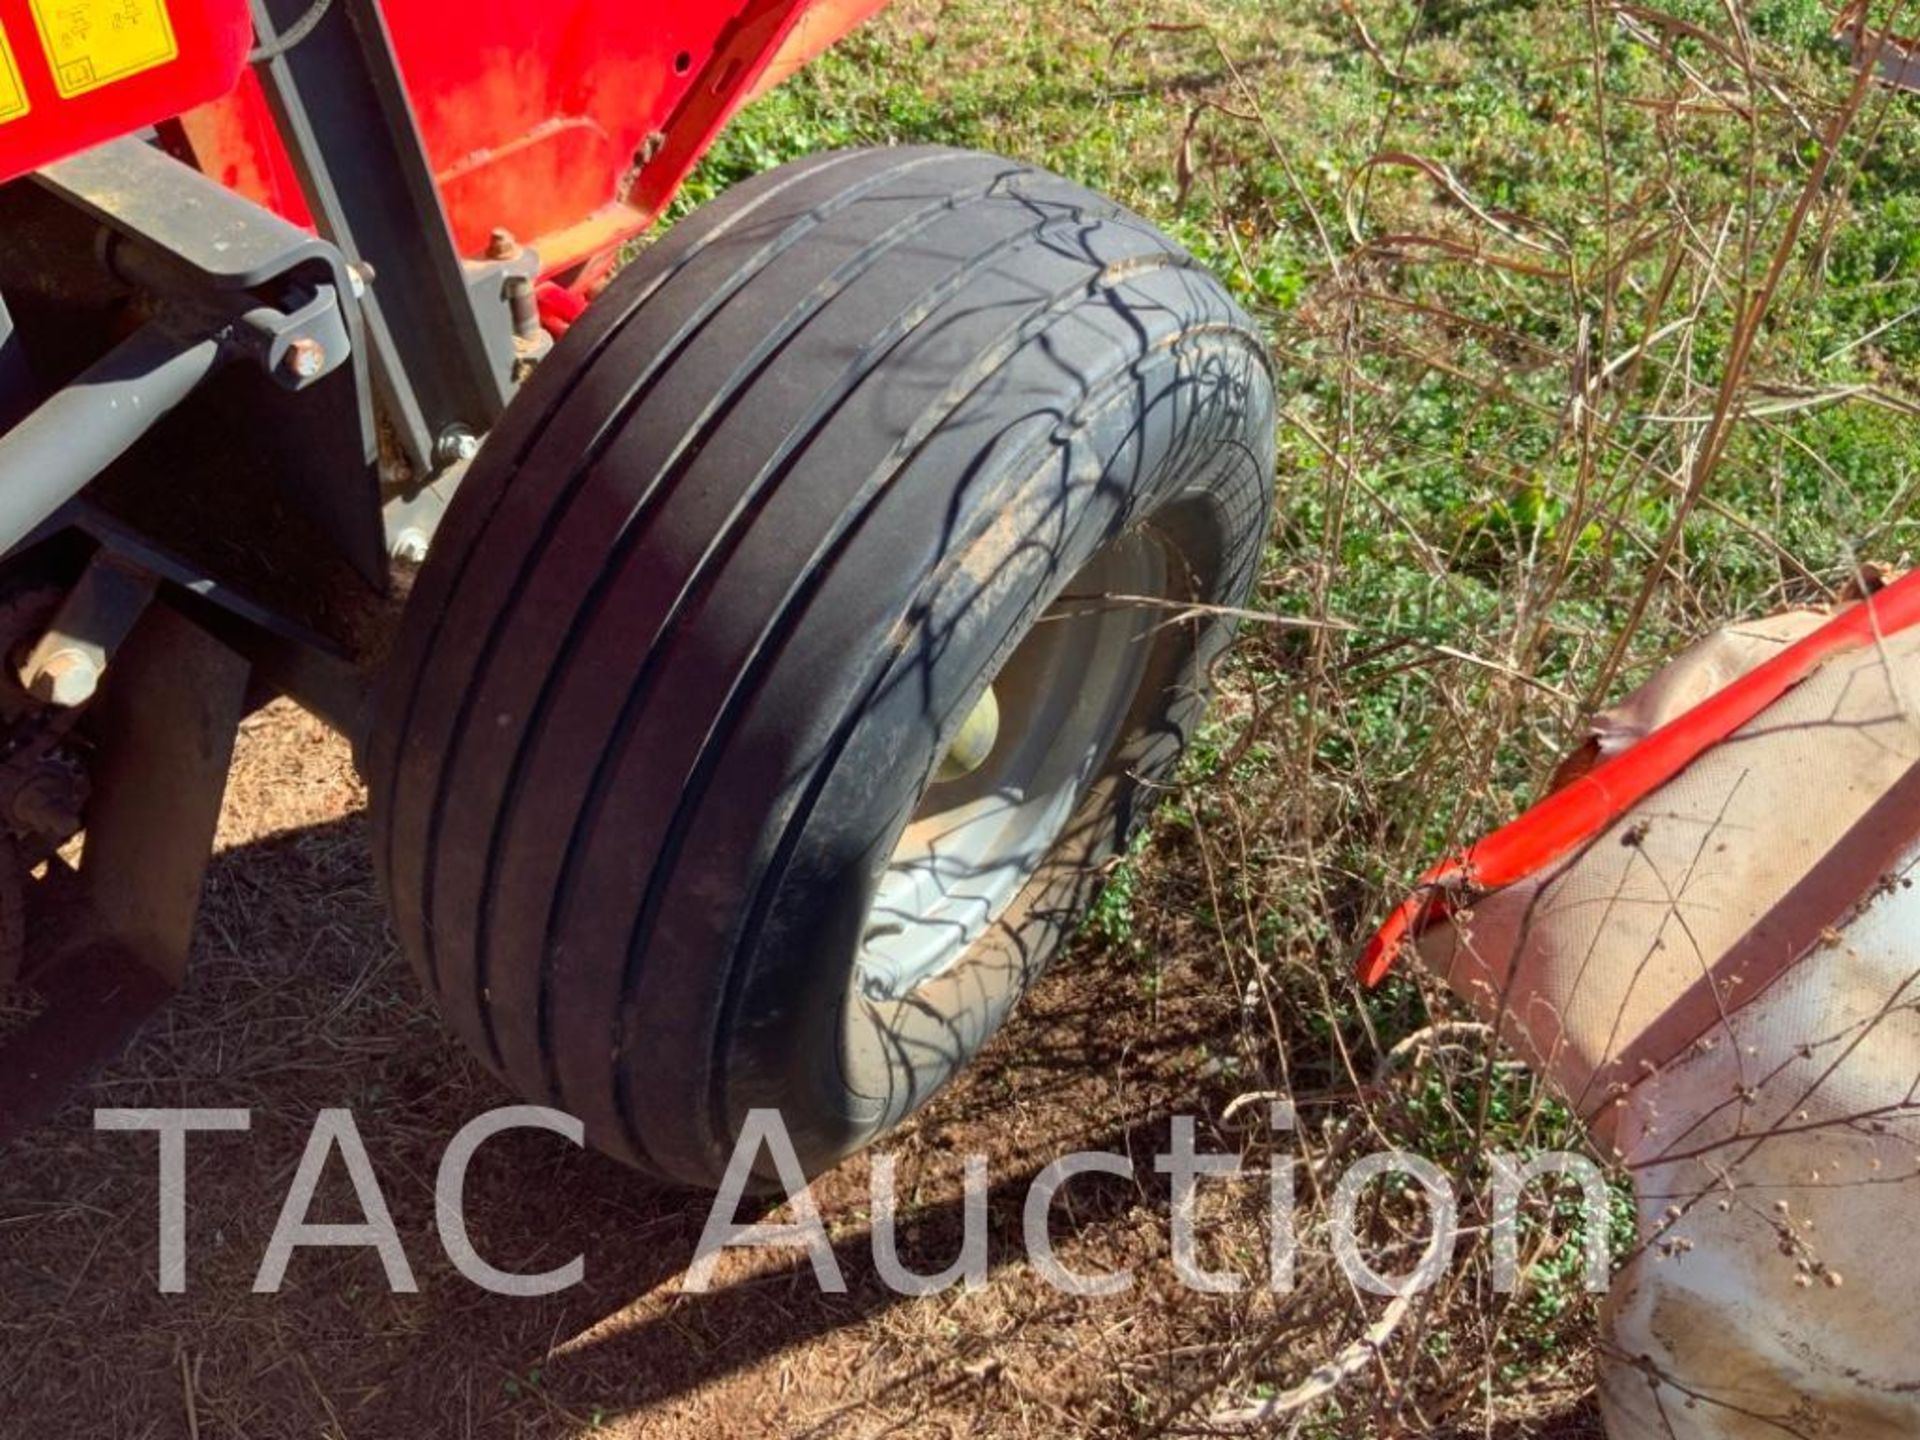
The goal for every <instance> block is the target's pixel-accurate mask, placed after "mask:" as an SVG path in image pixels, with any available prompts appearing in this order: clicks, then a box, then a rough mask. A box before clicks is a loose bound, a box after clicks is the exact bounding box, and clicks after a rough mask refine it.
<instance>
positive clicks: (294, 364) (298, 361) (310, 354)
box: [280, 336, 327, 380]
mask: <svg viewBox="0 0 1920 1440" xmlns="http://www.w3.org/2000/svg"><path fill="white" fill-rule="evenodd" d="M280 363H281V365H282V366H283V367H284V368H285V369H286V372H287V373H288V374H289V375H291V376H293V378H294V379H296V380H314V379H317V378H318V377H319V375H320V373H321V372H322V371H323V370H325V369H326V368H327V351H326V347H325V346H323V345H322V344H321V343H320V342H319V341H318V340H313V339H309V338H307V337H306V336H302V337H301V338H300V339H298V340H295V341H294V342H293V343H292V344H291V345H289V346H287V351H286V354H285V356H284V357H283V358H282V359H281V361H280Z"/></svg>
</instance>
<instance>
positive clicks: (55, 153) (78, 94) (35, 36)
mask: <svg viewBox="0 0 1920 1440" xmlns="http://www.w3.org/2000/svg"><path fill="white" fill-rule="evenodd" d="M116 27H117V30H116ZM252 41H253V25H252V23H251V22H250V21H249V20H248V18H247V5H246V0H119V3H115V0H0V182H4V181H7V180H10V179H12V178H13V177H15V176H16V175H22V174H25V173H26V172H27V171H29V170H34V169H37V168H39V167H40V166H42V165H47V164H51V163H52V162H53V161H55V160H60V159H64V158H65V157H66V156H68V155H71V154H73V153H74V152H75V151H78V150H84V149H86V148H87V147H88V146H91V145H97V144H99V143H100V142H101V141H103V140H111V139H113V138H115V137H116V136H119V135H126V134H129V133H131V132H132V131H135V130H138V129H140V128H142V127H143V126H147V125H152V124H155V123H156V122H158V121H161V120H165V119H167V118H168V117H169V116H172V115H177V114H179V113H180V112H181V111H182V110H184V109H186V108H187V107H188V106H190V105H197V104H199V103H200V102H201V101H203V100H206V99H209V98H210V97H212V96H215V95H219V94H222V93H224V92H226V91H228V90H231V89H232V88H233V84H234V81H235V80H236V79H238V78H239V75H240V69H241V66H242V64H243V63H244V61H245V59H246V54H247V49H248V47H249V46H250V45H251V44H252ZM169 51H171V52H172V53H171V55H169V54H168V52H169Z"/></svg>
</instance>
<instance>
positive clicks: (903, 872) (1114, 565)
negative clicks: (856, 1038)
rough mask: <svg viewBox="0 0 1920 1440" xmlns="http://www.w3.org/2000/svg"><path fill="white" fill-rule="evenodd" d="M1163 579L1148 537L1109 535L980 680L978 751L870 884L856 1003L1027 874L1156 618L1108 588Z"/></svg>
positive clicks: (899, 981)
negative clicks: (985, 708) (985, 707)
mask: <svg viewBox="0 0 1920 1440" xmlns="http://www.w3.org/2000/svg"><path fill="white" fill-rule="evenodd" d="M1165 583H1166V556H1165V553H1164V551H1163V550H1162V548H1161V546H1160V544H1159V543H1158V542H1157V541H1156V540H1154V539H1153V538H1152V537H1150V536H1148V535H1145V534H1142V533H1140V532H1132V533H1129V534H1126V535H1123V536H1120V537H1119V538H1118V539H1115V540H1113V541H1111V542H1109V543H1108V544H1107V545H1106V546H1105V547H1104V548H1103V549H1102V550H1100V551H1099V552H1098V553H1097V554H1096V555H1095V556H1094V557H1093V559H1092V560H1090V561H1089V562H1088V563H1087V564H1086V565H1085V566H1083V567H1082V568H1081V569H1080V571H1079V572H1078V573H1077V574H1075V575H1074V577H1073V578H1072V579H1071V580H1070V581H1068V582H1067V584H1066V586H1065V587H1064V588H1063V590H1062V591H1061V593H1060V596H1059V598H1057V599H1056V600H1055V601H1054V602H1053V603H1052V604H1051V605H1050V606H1048V607H1047V609H1046V610H1045V611H1044V612H1043V613H1042V614H1041V615H1040V617H1039V619H1038V620H1037V621H1036V622H1035V623H1034V625H1033V627H1032V629H1030V630H1029V631H1028V632H1027V633H1026V635H1025V636H1023V637H1022V638H1021V640H1020V642H1019V644H1018V645H1016V646H1015V648H1014V650H1013V651H1012V653H1011V654H1010V655H1009V656H1008V657H1007V660H1006V662H1005V663H1004V664H1003V665H1002V666H1001V667H1000V669H999V671H998V672H997V673H996V674H995V675H994V676H993V677H992V680H991V708H997V711H998V725H997V733H996V734H995V736H994V738H993V740H992V743H991V746H990V748H987V749H986V751H985V755H984V758H983V759H981V758H978V757H975V756H971V755H970V756H969V759H970V760H972V761H974V762H975V763H974V768H972V769H971V770H970V772H969V773H967V774H964V775H962V776H959V777H957V778H953V779H947V780H936V781H934V782H933V783H931V784H929V785H928V787H927V788H926V790H925V791H924V792H923V793H922V794H921V797H920V800H919V802H918V803H917V804H916V806H915V808H914V810H913V813H912V815H911V816H910V817H909V818H908V820H907V823H906V825H905V827H904V829H903V830H902V831H901V834H900V837H899V839H898V841H897V843H896V844H895V846H894V849H893V853H892V855H891V856H890V857H889V858H888V861H887V868H886V870H885V872H884V873H883V874H882V876H881V879H880V883H879V885H878V886H877V888H876V890H875V893H874V898H873V903H872V905H871V906H870V907H869V909H868V912H867V918H866V923H865V926H864V928H863V933H862V940H861V950H860V958H859V963H858V966H857V969H856V974H855V981H856V984H857V985H858V987H859V989H860V990H861V992H862V993H863V994H864V995H865V996H866V997H867V998H868V999H870V1000H889V999H900V998H902V997H904V996H906V995H908V994H910V993H911V992H912V991H913V990H914V989H916V988H917V987H919V986H920V985H923V984H925V983H926V982H927V981H928V980H931V979H933V978H934V977H935V976H937V975H940V974H942V973H943V972H945V971H946V970H948V969H950V968H951V967H952V966H953V964H954V963H955V962H956V961H957V960H959V958H960V957H961V956H962V955H963V954H965V953H966V952H967V950H968V949H970V948H971V947H972V946H973V944H974V942H975V941H977V940H978V939H979V938H980V937H981V936H982V935H983V934H985V933H986V932H987V931H988V930H989V929H990V928H991V927H992V926H993V924H994V923H995V922H996V921H998V920H999V919H1000V917H1001V916H1002V915H1004V914H1005V913H1006V910H1007V907H1008V906H1010V905H1011V904H1012V903H1013V901H1014V900H1015V898H1016V897H1017V896H1018V895H1019V894H1020V892H1021V891H1022V890H1023V889H1025V888H1026V885H1027V882H1028V881H1030V880H1031V879H1032V878H1033V876H1034V874H1035V872H1037V871H1038V870H1039V868H1040V866H1041V864H1042V863H1043V862H1044V860H1045V859H1046V856H1047V854H1048V852H1049V851H1051V850H1052V849H1053V847H1054V845H1055V843H1056V842H1057V841H1058V840H1059V839H1060V836H1061V833H1062V832H1063V831H1064V830H1065V829H1066V826H1067V822H1068V821H1069V820H1070V819H1071V818H1072V816H1073V812H1074V810H1075V809H1076V808H1077V806H1078V804H1079V801H1080V799H1081V797H1082V796H1083V795H1084V794H1085V793H1086V790H1087V787H1088V785H1089V784H1090V783H1091V782H1092V780H1093V779H1094V777H1095V776H1096V775H1097V774H1098V773H1099V771H1100V768H1101V766H1102V764H1103V762H1105V760H1106V759H1107V757H1108V756H1109V755H1111V754H1112V752H1113V748H1114V746H1115V744H1116V743H1117V742H1118V740H1119V739H1120V736H1121V732H1122V731H1123V730H1124V729H1125V726H1126V721H1127V716H1128V714H1129V712H1130V711H1131V710H1132V708H1133V702H1134V699H1135V697H1136V695H1137V694H1138V692H1139V689H1140V682H1141V678H1142V676H1143V674H1144V672H1145V670H1146V665H1147V659H1148V656H1149V653H1150V651H1151V649H1152V643H1151V642H1152V632H1153V628H1154V625H1155V624H1156V623H1157V622H1159V621H1164V619H1165V618H1166V617H1165V616H1163V615H1156V614H1155V613H1154V611H1153V610H1152V609H1151V608H1150V607H1147V606H1142V605H1137V604H1126V603H1116V602H1115V601H1114V600H1113V599H1112V598H1110V597H1115V596H1145V595H1159V594H1161V593H1162V591H1163V590H1164V588H1165ZM960 728H961V729H963V730H964V729H965V728H966V727H965V726H964V725H962V726H961V727H960Z"/></svg>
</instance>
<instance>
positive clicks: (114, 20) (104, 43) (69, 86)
mask: <svg viewBox="0 0 1920 1440" xmlns="http://www.w3.org/2000/svg"><path fill="white" fill-rule="evenodd" d="M32 4H33V20H34V24H36V25H37V26H39V28H40V39H41V40H42V41H43V42H44V43H45V44H46V47H47V62H48V64H49V65H50V66H51V67H52V70H53V85H54V88H55V89H56V90H58V91H59V92H60V98H61V99H63V100H71V99H73V97H74V96H76V95H84V94H86V93H87V92H88V91H89V90H98V89H99V88H100V87H101V86H102V85H111V84H113V82H114V81H116V80H124V79H126V78H127V77H128V76H129V75H138V74H139V73H140V72H141V71H142V70H151V69H153V67H154V66H156V65H164V64H166V63H167V61H169V60H171V59H173V58H174V57H175V56H176V55H178V54H179V53H180V47H179V45H178V43H177V42H176V41H175V40H174V38H173V22H172V21H171V20H169V19H168V18H167V0H32Z"/></svg>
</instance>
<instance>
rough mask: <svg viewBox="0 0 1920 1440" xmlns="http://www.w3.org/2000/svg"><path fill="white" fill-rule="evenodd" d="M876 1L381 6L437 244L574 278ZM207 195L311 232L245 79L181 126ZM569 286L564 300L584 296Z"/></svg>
mask: <svg viewBox="0 0 1920 1440" xmlns="http://www.w3.org/2000/svg"><path fill="white" fill-rule="evenodd" d="M885 3H886V0H676V3H674V4H672V5H633V4H630V3H622V0H544V3H541V4H537V5H529V4H527V3H526V0H392V3H388V4H387V5H385V7H384V9H385V13H386V18H387V24H388V27H389V29H390V30H391V32H392V35H393V45H394V50H395V53H396V55H397V57H398V59H399V63H400V69H401V72H402V74H403V75H405V77H406V82H407V91H408V94H409V96H410V98H411V99H412V102H413V108H414V114H415V117H416V120H417V122H418V124H419V128H420V134H421V139H422V142H423V143H424V145H425V147H426V152H427V157H428V160H429V162H430V164H431V165H432V167H433V171H434V175H435V178H436V179H437V180H438V182H439V185H440V191H441V198H442V202H443V204H444V205H445V207H446V211H447V219H448V223H449V225H450V226H451V227H452V230H453V235H454V241H455V244H456V246H457V247H458V248H459V250H460V251H461V253H462V254H465V255H469V256H478V255H480V254H482V253H483V252H484V251H485V249H486V246H487V243H488V238H489V236H490V235H491V234H492V233H493V231H494V230H496V229H505V230H509V231H511V232H512V233H513V234H514V236H515V237H516V238H517V239H518V240H519V241H520V242H521V243H522V244H526V245H530V246H532V247H534V248H535V249H537V250H538V251H539V254H540V258H541V264H542V269H543V271H544V272H545V273H546V274H548V275H558V274H563V273H569V272H573V271H576V270H578V269H579V268H580V267H582V266H589V267H591V266H592V264H593V262H594V261H595V260H596V259H598V258H599V257H602V256H606V255H609V254H610V252H612V251H614V250H616V249H617V248H618V247H619V246H620V245H621V244H622V243H623V242H625V241H627V240H629V239H631V238H632V237H634V236H635V235H638V234H639V233H640V232H641V231H643V230H645V229H646V228H647V227H648V226H649V225H651V224H652V223H653V222H654V220H656V219H657V218H658V217H659V215H660V213H661V211H663V210H664V209H665V208H666V206H667V203H668V201H670V200H671V199H672V198H673V194H674V192H675V191H676V190H677V189H678V188H679V186H680V183H681V181H682V180H684V179H685V178H686V175H687V172H688V171H689V170H691V169H692V168H693V166H694V164H695V163H696V162H697V161H698V160H699V158H700V156H701V155H702V154H703V153H704V152H705V151H706V149H707V147H708V146H709V145H711V144H712V143H713V140H714V137H715V136H717V135H718V134H719V132H720V130H721V128H722V127H723V126H724V125H725V124H726V122H727V121H728V120H729V119H731V118H732V116H733V114H734V113H735V111H737V110H738V109H739V107H740V106H741V105H742V104H744V103H745V102H746V101H747V100H748V99H750V98H751V97H752V96H753V95H754V94H756V93H759V91H760V90H761V89H763V88H765V87H766V86H767V85H769V84H772V83H774V82H775V81H777V80H778V79H780V78H784V77H785V76H786V75H787V74H790V73H791V72H792V71H793V70H794V69H797V68H798V67H799V65H801V64H803V63H804V62H805V61H806V60H807V59H809V58H811V57H812V56H813V55H815V54H818V53H819V52H820V51H821V50H823V49H825V48H826V47H827V46H828V45H830V44H832V43H833V42H834V41H835V40H837V39H839V38H840V37H841V36H842V35H844V34H845V33H846V32H847V31H848V30H850V29H852V28H853V27H854V26H855V25H857V24H859V23H860V22H861V21H863V20H865V19H866V18H867V17H868V16H869V15H871V14H873V13H874V12H875V11H877V10H879V9H880V8H881V7H882V6H883V5H884V4H885ZM182 126H183V128H184V130H185V132H186V135H187V138H188V140H189V142H190V144H191V145H192V148H193V151H194V155H195V158H196V161H197V162H198V163H199V165H200V166H201V168H202V169H204V170H206V171H207V173H208V174H210V175H212V176H213V177H214V178H215V179H217V180H219V181H220V182H221V183H222V184H224V185H226V186H228V187H229V188H231V189H233V190H236V191H238V192H239V193H241V194H243V195H245V196H247V197H248V198H250V199H252V200H255V201H258V202H259V203H260V204H263V205H266V206H267V207H269V208H270V209H273V210H275V211H277V212H279V213H280V214H281V215H284V216H286V217H287V218H288V219H291V220H294V221H296V222H297V223H300V224H307V223H310V220H309V217H308V215H307V210H306V205H305V203H304V201H303V200H302V199H301V196H300V188H299V184H298V182H297V181H296V179H295V178H294V172H293V168H292V166H291V164H290V163H289V161H288V159H287V155H286V152H285V150H284V148H283V147H282V146H281V144H280V140H279V136H278V134H277V133H276V131H275V129H274V125H273V120H272V117H271V116H270V114H269V113H268V111H267V107H266V101H265V98H264V97H263V95H262V94H261V91H260V87H259V84H258V82H257V81H256V80H255V78H254V77H253V76H252V75H251V74H248V75H246V76H244V77H243V78H242V80H241V83H240V85H239V86H238V88H237V89H235V90H234V91H233V92H232V93H231V94H229V95H226V96H225V97H223V98H221V99H219V100H216V101H214V102H213V103H211V104H209V105H205V106H202V107H201V108H199V109H197V110H195V111H193V112H191V113H189V114H187V115H185V116H184V117H182ZM589 278H591V276H574V275H571V274H570V273H569V283H570V285H572V286H573V287H574V288H576V289H578V288H580V285H581V281H582V280H583V279H589Z"/></svg>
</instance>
